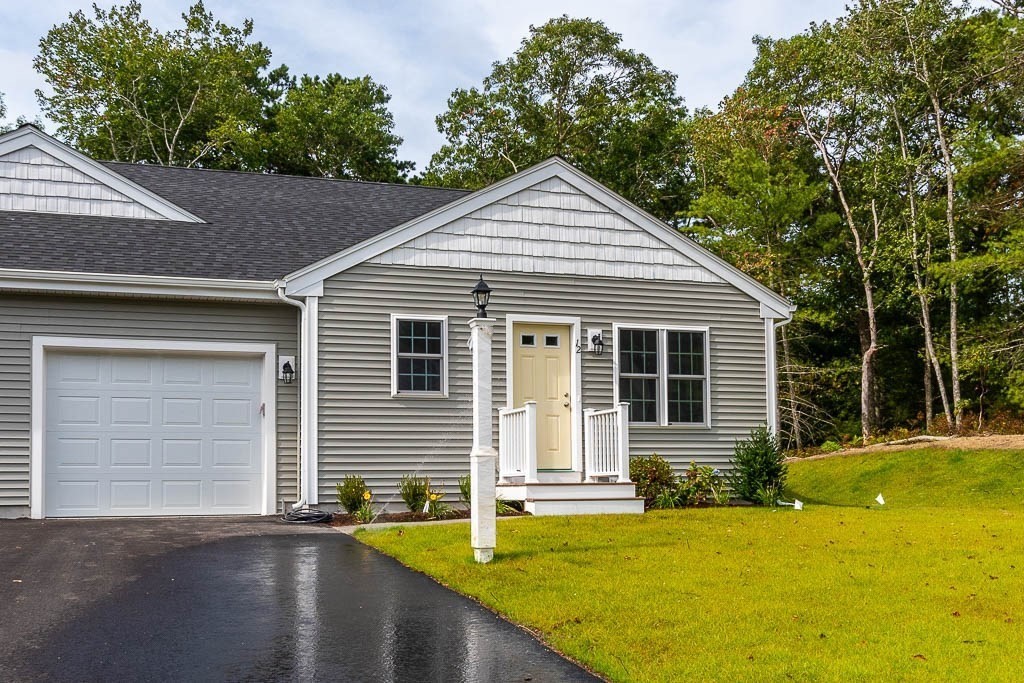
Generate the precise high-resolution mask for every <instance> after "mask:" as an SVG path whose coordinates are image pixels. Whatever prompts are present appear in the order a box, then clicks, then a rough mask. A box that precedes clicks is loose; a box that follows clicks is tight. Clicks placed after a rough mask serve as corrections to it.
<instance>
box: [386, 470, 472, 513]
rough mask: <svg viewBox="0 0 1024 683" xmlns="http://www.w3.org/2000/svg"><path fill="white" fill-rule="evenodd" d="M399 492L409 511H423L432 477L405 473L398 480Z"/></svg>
mask: <svg viewBox="0 0 1024 683" xmlns="http://www.w3.org/2000/svg"><path fill="white" fill-rule="evenodd" d="M460 486H461V481H460ZM398 492H399V493H400V494H401V496H402V500H403V501H404V502H405V506H406V507H407V508H409V512H422V510H423V508H424V507H426V505H427V497H428V496H429V495H430V477H417V476H416V475H411V474H403V475H402V480H401V481H400V482H398Z"/></svg>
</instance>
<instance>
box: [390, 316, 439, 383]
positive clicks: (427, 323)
mask: <svg viewBox="0 0 1024 683" xmlns="http://www.w3.org/2000/svg"><path fill="white" fill-rule="evenodd" d="M394 343H395V345H396V354H395V361H396V367H395V379H396V382H395V386H396V388H397V389H398V392H399V393H402V394H405V393H433V394H439V393H441V392H443V391H444V379H443V378H444V363H445V358H444V346H445V344H444V323H443V321H441V320H415V319H399V320H398V321H397V325H396V329H395V340H394Z"/></svg>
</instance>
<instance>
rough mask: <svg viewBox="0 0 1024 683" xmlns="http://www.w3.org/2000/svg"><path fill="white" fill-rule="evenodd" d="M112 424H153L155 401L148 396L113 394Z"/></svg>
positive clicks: (144, 425) (111, 404)
mask: <svg viewBox="0 0 1024 683" xmlns="http://www.w3.org/2000/svg"><path fill="white" fill-rule="evenodd" d="M110 424H111V425H112V426H115V427H118V426H123V425H131V426H134V427H149V426H151V425H152V424H153V401H152V399H150V398H149V397H148V396H112V397H111V398H110Z"/></svg>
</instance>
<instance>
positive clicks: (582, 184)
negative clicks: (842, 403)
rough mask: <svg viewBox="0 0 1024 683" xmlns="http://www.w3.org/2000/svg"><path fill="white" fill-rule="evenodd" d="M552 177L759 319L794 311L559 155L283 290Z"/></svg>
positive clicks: (319, 265)
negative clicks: (691, 267) (748, 303)
mask: <svg viewBox="0 0 1024 683" xmlns="http://www.w3.org/2000/svg"><path fill="white" fill-rule="evenodd" d="M556 176H557V177H559V178H561V179H562V180H564V181H565V182H567V183H569V184H570V185H572V186H573V187H575V188H576V189H578V190H580V191H581V192H583V193H585V194H587V195H589V196H590V197H591V198H593V199H594V200H595V201H597V202H600V203H601V204H603V205H605V206H606V207H608V209H610V210H611V211H615V212H616V213H618V214H619V215H621V216H623V217H624V218H625V219H626V220H628V221H630V222H632V223H633V224H635V225H637V226H638V227H640V228H642V229H643V230H646V231H647V232H649V233H651V234H652V235H653V236H654V237H656V238H658V239H659V240H661V241H662V242H664V243H665V244H667V245H668V246H670V247H672V248H674V249H676V250H678V251H679V252H680V253H682V254H683V255H685V256H686V257H688V258H690V259H692V260H693V261H695V262H696V263H697V264H698V265H700V266H702V267H704V268H707V269H708V270H709V271H711V272H713V273H715V274H716V275H718V276H719V277H721V278H722V279H723V280H724V281H725V282H727V283H728V284H731V285H732V286H734V287H736V288H737V289H739V290H740V291H742V292H744V293H745V294H747V295H749V296H750V297H751V298H752V299H754V300H755V301H757V302H759V303H760V304H761V307H760V310H761V317H763V318H771V319H789V318H790V317H791V316H792V314H793V311H795V310H796V306H794V305H793V304H792V303H791V302H790V301H789V300H787V299H786V298H785V297H783V296H780V295H779V294H777V293H775V292H773V291H772V290H771V289H769V288H767V287H765V286H764V285H762V284H761V283H760V282H758V281H757V280H755V279H754V278H752V277H750V276H749V275H747V274H746V273H744V272H742V271H741V270H739V269H737V268H735V267H734V266H732V265H730V264H729V263H727V262H726V261H724V260H722V259H721V258H719V257H718V256H715V255H714V254H712V253H711V252H709V251H707V250H706V249H704V248H703V247H701V246H700V245H698V244H697V243H696V242H694V241H693V240H691V239H689V238H688V237H686V236H684V235H682V234H681V233H680V232H679V231H678V230H676V229H675V228H673V227H671V226H669V225H667V224H666V223H663V222H662V221H660V220H658V219H657V218H655V217H654V216H652V215H651V214H649V213H647V212H646V211H644V210H643V209H641V208H639V207H638V206H636V205H634V204H632V203H630V202H629V201H627V200H626V199H623V198H622V197H620V196H619V195H617V194H616V193H614V192H612V191H611V190H609V189H608V188H606V187H605V186H604V185H601V184H600V183H599V182H597V181H596V180H594V179H593V178H590V177H589V176H587V175H586V174H584V173H583V172H582V171H579V170H578V169H576V168H575V167H573V166H571V165H570V164H568V163H567V162H565V161H564V160H562V159H560V158H558V157H553V158H551V159H548V160H547V161H544V162H542V163H540V164H537V165H536V166H533V167H531V168H528V169H526V170H524V171H521V172H520V173H517V174H515V175H513V176H510V177H509V178H506V179H505V180H502V181H500V182H498V183H495V184H494V185H491V186H489V187H485V188H484V189H482V190H479V191H477V192H474V193H473V194H470V195H467V196H465V197H463V198H462V199H459V200H457V201H454V202H452V203H451V204H446V205H445V206H442V207H440V208H438V209H435V210H434V211H431V212H430V213H427V214H424V215H423V216H420V217H418V218H414V219H413V220H411V221H408V222H406V223H403V224H402V225H399V226H397V227H395V228H392V229H391V230H388V231H387V232H384V233H381V234H380V235H377V236H376V237H371V238H370V239H368V240H365V241H363V242H360V243H359V244H357V245H355V246H352V247H350V248H348V249H345V250H343V251H340V252H338V253H337V254H334V255H332V256H329V257H327V258H325V259H323V260H321V261H318V262H316V263H313V264H311V265H309V266H306V267H304V268H300V269H299V270H297V271H295V272H293V273H291V274H290V275H287V276H286V277H285V278H284V281H285V285H286V291H287V293H289V294H301V293H304V292H308V291H309V290H310V288H312V287H316V286H317V285H318V284H319V283H322V282H323V281H324V280H326V279H327V278H330V277H332V276H334V275H337V274H338V273H341V272H343V271H345V270H348V269H349V268H352V267H353V266H356V265H358V264H360V263H363V262H364V261H367V260H369V259H371V258H373V257H375V256H378V255H379V254H382V253H384V252H386V251H389V250H390V249H393V248H395V247H398V246H400V245H402V244H404V243H406V242H408V241H409V240H412V239H415V238H417V237H419V236H421V235H424V234H426V233H428V232H430V231H432V230H435V229H437V228H439V227H441V226H442V225H446V224H448V223H450V222H452V221H454V220H457V219H459V218H462V217H464V216H466V215H468V214H471V213H473V212H474V211H477V210H478V209H481V208H483V207H484V206H487V205H489V204H493V203H494V202H496V201H499V200H501V199H503V198H505V197H508V196H509V195H512V194H515V193H516V192H519V191H521V190H525V189H527V188H529V187H532V186H533V185H536V184H537V183H540V182H542V181H544V180H547V179H549V178H553V177H556Z"/></svg>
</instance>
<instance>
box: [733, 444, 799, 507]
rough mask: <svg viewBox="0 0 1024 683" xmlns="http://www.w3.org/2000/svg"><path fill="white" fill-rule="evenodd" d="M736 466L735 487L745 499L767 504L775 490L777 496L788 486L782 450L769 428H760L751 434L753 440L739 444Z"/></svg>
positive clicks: (735, 454)
mask: <svg viewBox="0 0 1024 683" xmlns="http://www.w3.org/2000/svg"><path fill="white" fill-rule="evenodd" d="M732 463H733V477H732V488H733V491H734V492H735V493H736V495H738V496H739V497H740V498H743V499H744V500H749V501H751V502H754V503H761V504H765V503H764V501H765V500H766V499H767V498H769V497H770V495H772V494H771V492H772V491H774V492H775V493H774V495H775V496H777V495H778V492H779V491H781V490H782V489H783V487H784V486H785V484H786V469H787V468H786V464H785V463H784V462H783V453H782V447H781V446H780V445H779V440H778V439H777V438H776V437H775V435H774V434H772V433H770V432H769V431H768V429H767V428H765V427H758V428H757V429H755V430H753V431H751V432H750V438H748V439H744V440H743V441H737V442H736V448H735V451H734V457H733V461H732ZM772 502H774V501H772Z"/></svg>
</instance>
